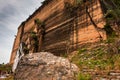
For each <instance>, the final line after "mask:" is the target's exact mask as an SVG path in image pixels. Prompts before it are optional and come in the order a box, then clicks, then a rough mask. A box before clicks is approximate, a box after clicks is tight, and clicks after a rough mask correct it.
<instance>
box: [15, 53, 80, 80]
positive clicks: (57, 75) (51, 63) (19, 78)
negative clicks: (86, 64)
mask: <svg viewBox="0 0 120 80" xmlns="http://www.w3.org/2000/svg"><path fill="white" fill-rule="evenodd" d="M78 71H79V70H78V68H77V66H76V65H74V64H71V63H70V62H69V61H68V60H67V59H64V58H61V57H56V56H54V55H53V54H51V53H48V52H40V53H34V54H32V55H30V54H29V55H26V56H24V57H22V58H21V60H20V61H19V63H18V66H17V69H16V71H15V77H14V78H15V80H75V75H76V74H77V72H78Z"/></svg>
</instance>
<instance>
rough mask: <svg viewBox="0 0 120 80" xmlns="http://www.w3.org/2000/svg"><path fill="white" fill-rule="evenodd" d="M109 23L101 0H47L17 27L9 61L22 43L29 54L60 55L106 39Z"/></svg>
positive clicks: (12, 60)
mask: <svg viewBox="0 0 120 80" xmlns="http://www.w3.org/2000/svg"><path fill="white" fill-rule="evenodd" d="M105 24H106V22H105V19H104V17H103V9H102V6H101V2H100V0H83V2H82V4H80V3H79V4H77V0H45V1H44V2H43V5H42V6H41V7H40V8H39V9H37V10H36V11H35V12H34V13H33V14H32V15H31V16H30V17H29V18H28V19H27V20H26V21H24V22H23V23H22V24H21V25H20V26H19V28H18V33H17V36H16V38H15V41H14V45H13V49H12V53H11V59H10V63H13V62H14V59H15V55H16V52H17V50H18V48H19V45H20V43H21V42H23V43H24V45H25V48H26V49H25V51H26V52H27V51H28V53H33V52H40V51H47V52H52V53H55V54H56V55H59V54H61V53H67V52H71V51H74V50H76V49H78V48H79V47H80V45H81V44H83V43H88V42H97V41H100V40H105V39H106V32H105V31H104V30H103V29H102V28H103V27H104V25H105Z"/></svg>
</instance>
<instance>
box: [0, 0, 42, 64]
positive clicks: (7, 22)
mask: <svg viewBox="0 0 120 80" xmlns="http://www.w3.org/2000/svg"><path fill="white" fill-rule="evenodd" d="M43 1H44V0H0V64H1V63H8V62H9V60H10V54H11V51H12V46H13V42H14V38H15V36H14V35H16V33H17V28H18V26H19V25H20V24H21V22H22V21H25V20H26V19H27V18H28V16H29V15H31V14H32V13H33V12H34V11H35V10H36V9H37V8H38V7H39V6H40V5H41V2H43Z"/></svg>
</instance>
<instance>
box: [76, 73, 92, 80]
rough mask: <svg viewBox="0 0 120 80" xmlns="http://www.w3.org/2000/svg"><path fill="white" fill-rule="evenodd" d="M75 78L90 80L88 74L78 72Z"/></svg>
mask: <svg viewBox="0 0 120 80" xmlns="http://www.w3.org/2000/svg"><path fill="white" fill-rule="evenodd" d="M77 80H92V78H91V76H90V75H89V74H82V73H78V75H77Z"/></svg>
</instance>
